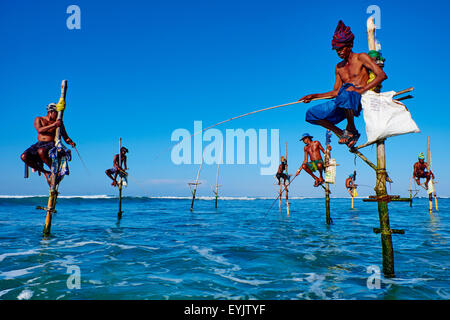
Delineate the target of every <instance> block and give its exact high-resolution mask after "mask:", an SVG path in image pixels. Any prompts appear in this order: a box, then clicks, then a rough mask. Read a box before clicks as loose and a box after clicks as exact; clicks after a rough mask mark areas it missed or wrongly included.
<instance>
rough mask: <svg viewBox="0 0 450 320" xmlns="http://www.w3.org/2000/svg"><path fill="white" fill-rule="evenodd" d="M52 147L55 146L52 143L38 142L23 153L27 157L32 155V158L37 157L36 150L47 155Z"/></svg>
mask: <svg viewBox="0 0 450 320" xmlns="http://www.w3.org/2000/svg"><path fill="white" fill-rule="evenodd" d="M54 146H55V142H54V141H39V142H37V143H35V144H33V145H31V146H30V147H29V148H28V149H27V150H25V152H24V153H28V154H29V155H32V156H38V150H39V149H44V150H45V151H46V152H47V154H48V151H49V150H50V149H51V148H53V147H54Z"/></svg>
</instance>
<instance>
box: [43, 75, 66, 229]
mask: <svg viewBox="0 0 450 320" xmlns="http://www.w3.org/2000/svg"><path fill="white" fill-rule="evenodd" d="M66 93H67V80H63V81H62V83H61V97H60V102H61V100H63V101H64V103H65V100H66ZM63 115H64V110H61V111H58V118H57V120H62V119H63ZM59 143H61V127H58V128H56V132H55V146H57V145H58V144H59ZM56 176H57V174H52V176H51V180H50V194H49V197H48V202H47V215H46V217H45V225H44V230H43V234H44V236H48V235H50V231H51V228H52V217H53V213H54V212H55V206H56V199H57V197H58V183H57V182H56V178H57V177H56Z"/></svg>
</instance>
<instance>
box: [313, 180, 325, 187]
mask: <svg viewBox="0 0 450 320" xmlns="http://www.w3.org/2000/svg"><path fill="white" fill-rule="evenodd" d="M322 183H323V179H322V180H320V179H319V178H317V179H316V182H314V187H318V186H320V185H321V184H322Z"/></svg>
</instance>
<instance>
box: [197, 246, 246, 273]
mask: <svg viewBox="0 0 450 320" xmlns="http://www.w3.org/2000/svg"><path fill="white" fill-rule="evenodd" d="M192 249H194V251H195V252H197V253H198V254H199V255H201V256H202V257H204V258H206V259H207V260H210V261H213V262H216V263H220V264H223V265H225V266H234V265H233V264H232V263H230V262H228V260H227V259H225V258H224V257H222V256H219V255H213V254H211V252H212V251H213V249H211V248H203V249H200V248H199V247H197V246H193V247H192ZM235 267H237V266H235ZM238 268H239V267H238ZM239 269H240V268H239Z"/></svg>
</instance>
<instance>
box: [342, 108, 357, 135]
mask: <svg viewBox="0 0 450 320" xmlns="http://www.w3.org/2000/svg"><path fill="white" fill-rule="evenodd" d="M344 112H345V117H346V118H347V127H346V129H347V131H350V132H352V133H353V132H357V131H358V130H356V127H355V121H354V114H353V110H352V109H344Z"/></svg>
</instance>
